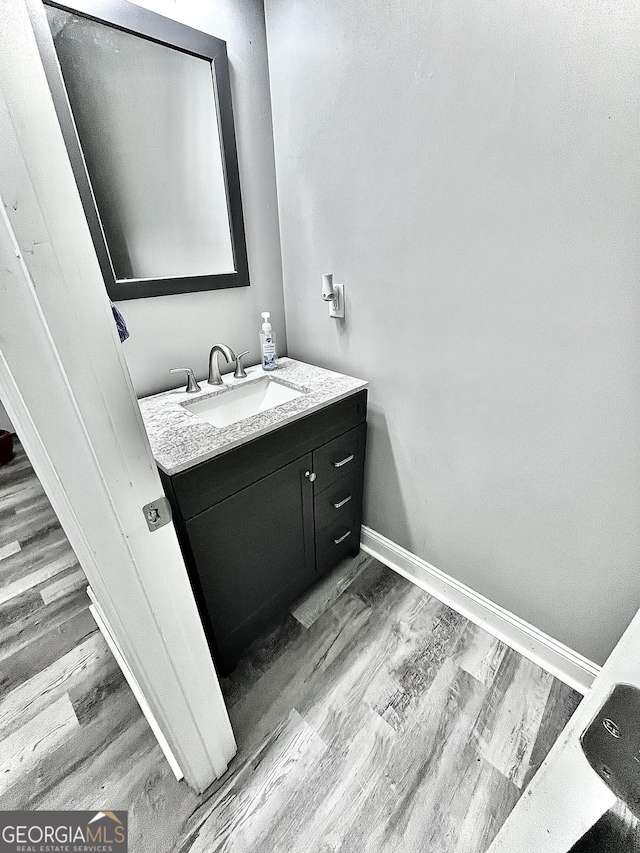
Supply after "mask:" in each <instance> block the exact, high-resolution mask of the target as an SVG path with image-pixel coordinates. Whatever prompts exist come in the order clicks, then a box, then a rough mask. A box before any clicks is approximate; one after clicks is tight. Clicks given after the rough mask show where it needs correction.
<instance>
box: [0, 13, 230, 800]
mask: <svg viewBox="0 0 640 853" xmlns="http://www.w3.org/2000/svg"><path fill="white" fill-rule="evenodd" d="M0 164H2V166H1V168H0V398H1V399H2V400H3V403H4V404H5V405H6V408H7V410H8V413H9V416H10V417H11V420H12V421H13V423H14V425H15V427H16V428H17V430H18V432H19V433H20V438H21V439H22V441H23V444H24V446H25V448H26V450H27V453H28V455H29V457H30V459H31V462H32V464H33V466H34V468H35V470H36V473H37V474H38V476H39V477H40V480H41V481H42V483H43V486H44V487H45V489H46V491H47V494H48V496H49V498H50V500H51V503H52V504H53V507H54V509H55V510H56V512H57V514H58V517H59V518H60V521H61V523H62V525H63V527H64V529H65V532H66V533H67V536H68V537H69V540H70V542H71V545H72V546H73V548H74V550H75V552H76V555H77V557H78V559H79V561H80V563H81V565H82V567H83V569H84V570H85V573H86V575H87V578H88V580H89V583H90V585H91V588H92V590H93V592H94V594H95V597H96V600H97V602H98V603H99V607H100V611H101V613H102V614H103V615H104V617H105V619H106V621H107V622H108V624H109V627H110V629H111V631H112V634H113V639H114V640H115V643H116V644H117V647H118V649H119V650H120V651H121V652H122V655H123V657H124V659H125V660H126V662H127V664H128V666H129V667H130V669H131V671H132V674H133V676H134V678H135V680H136V682H137V684H138V686H139V687H140V689H141V691H142V693H143V695H144V698H145V700H146V701H147V703H148V705H149V707H150V709H151V712H152V714H153V716H154V718H155V720H156V722H157V723H158V727H159V729H160V731H161V732H162V734H163V735H164V737H165V738H166V740H167V742H168V744H169V747H170V749H171V751H172V752H173V754H174V756H175V757H176V759H177V762H178V764H179V765H180V768H181V770H182V772H183V773H184V776H185V778H186V780H187V781H188V782H189V783H190V784H191V785H192V786H193V787H194V788H196V789H197V790H203V789H204V788H206V787H207V786H208V785H209V784H210V783H211V782H212V781H213V780H214V778H216V777H217V776H220V775H221V774H222V773H223V772H224V770H225V769H226V766H227V763H228V761H229V760H230V758H231V757H232V755H233V754H234V752H235V741H234V738H233V733H232V731H231V726H230V724H229V719H228V716H227V713H226V708H225V705H224V701H223V698H222V694H221V692H220V686H219V684H218V680H217V677H216V673H215V670H214V667H213V664H212V661H211V656H210V654H209V650H208V647H207V643H206V639H205V636H204V632H203V629H202V625H201V623H200V620H199V617H198V613H197V609H196V605H195V601H194V598H193V594H192V592H191V588H190V585H189V581H188V578H187V574H186V570H185V567H184V562H183V560H182V555H181V553H180V548H179V546H178V541H177V538H176V535H175V531H174V529H173V525H172V524H168V525H167V526H165V527H162V528H160V529H158V530H156V531H155V532H150V531H149V529H148V528H147V524H146V520H145V517H144V515H143V512H142V507H143V506H144V505H145V504H147V503H150V502H151V501H154V500H157V499H158V498H159V497H160V496H161V495H162V487H161V484H160V481H159V477H158V473H157V470H156V467H155V464H154V460H153V457H152V454H151V450H150V447H149V443H148V440H147V436H146V433H145V430H144V427H143V424H142V419H141V416H140V411H139V409H138V405H137V401H136V399H135V395H134V392H133V387H132V385H131V380H130V378H129V373H128V370H127V367H126V364H125V361H124V357H123V353H122V347H121V345H120V341H119V338H118V335H117V332H116V329H115V325H114V322H113V317H112V315H111V309H110V305H109V300H108V298H107V294H106V292H105V288H104V284H103V282H102V276H101V274H100V270H99V267H98V262H97V259H96V256H95V252H94V249H93V244H92V242H91V238H90V235H89V230H88V227H87V224H86V220H85V218H84V213H83V210H82V205H81V202H80V198H79V195H78V192H77V189H76V185H75V181H74V178H73V173H72V171H71V166H70V163H69V160H68V157H67V153H66V149H65V146H64V142H63V139H62V134H61V131H60V128H59V125H58V121H57V118H56V114H55V110H54V106H53V102H52V100H51V96H50V94H49V89H48V86H47V83H46V80H45V75H44V70H43V68H42V64H41V62H40V57H39V54H38V51H37V48H36V44H35V39H34V36H33V32H32V29H31V25H30V23H29V18H28V15H27V10H26V6H25V3H24V0H0ZM150 357H152V356H150Z"/></svg>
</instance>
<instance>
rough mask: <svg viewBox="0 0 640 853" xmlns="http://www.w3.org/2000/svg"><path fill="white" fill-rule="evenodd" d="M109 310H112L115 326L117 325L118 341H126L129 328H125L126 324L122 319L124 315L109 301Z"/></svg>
mask: <svg viewBox="0 0 640 853" xmlns="http://www.w3.org/2000/svg"><path fill="white" fill-rule="evenodd" d="M111 310H112V311H113V319H114V320H115V321H116V326H117V327H118V334H119V335H120V343H122V342H123V341H126V340H127V338H128V337H129V329H127V324H126V323H125V321H124V317H123V316H122V314H121V313H120V312H119V311H118V309H117V308H116V306H115V305H114V304H113V302H112V303H111Z"/></svg>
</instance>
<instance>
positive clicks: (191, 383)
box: [169, 367, 200, 394]
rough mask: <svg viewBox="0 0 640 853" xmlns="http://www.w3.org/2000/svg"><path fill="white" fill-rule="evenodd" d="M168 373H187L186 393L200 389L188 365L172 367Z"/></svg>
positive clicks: (192, 392) (193, 392)
mask: <svg viewBox="0 0 640 853" xmlns="http://www.w3.org/2000/svg"><path fill="white" fill-rule="evenodd" d="M169 373H186V374H187V387H186V389H185V390H186V392H187V394H195V393H196V392H197V391H199V390H200V386H199V385H198V383H197V382H196V377H195V376H194V375H193V370H191V368H190V367H172V368H171V369H170V370H169Z"/></svg>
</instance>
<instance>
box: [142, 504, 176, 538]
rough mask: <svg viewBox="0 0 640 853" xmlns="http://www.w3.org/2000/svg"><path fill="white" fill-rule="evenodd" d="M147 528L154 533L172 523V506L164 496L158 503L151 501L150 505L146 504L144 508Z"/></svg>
mask: <svg viewBox="0 0 640 853" xmlns="http://www.w3.org/2000/svg"><path fill="white" fill-rule="evenodd" d="M142 512H143V513H144V518H145V521H146V522H147V527H148V528H149V530H150V531H151V532H152V533H153V531H154V530H158V528H159V527H164V526H165V524H169V522H170V521H171V505H170V504H169V501H168V500H167V499H166V498H165V496H164V495H163V496H162V497H161V498H158V500H157V501H151V503H150V504H145V505H144V506H143V507H142Z"/></svg>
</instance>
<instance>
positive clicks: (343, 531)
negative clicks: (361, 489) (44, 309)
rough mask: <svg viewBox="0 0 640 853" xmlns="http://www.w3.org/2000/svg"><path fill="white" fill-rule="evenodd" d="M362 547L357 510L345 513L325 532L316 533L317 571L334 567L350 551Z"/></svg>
mask: <svg viewBox="0 0 640 853" xmlns="http://www.w3.org/2000/svg"><path fill="white" fill-rule="evenodd" d="M359 545H360V525H359V524H358V523H357V522H356V513H355V508H354V510H351V511H349V512H346V513H345V512H343V514H342V515H341V516H340V518H338V519H336V520H335V521H333V522H332V523H331V524H329V525H328V526H327V527H325V529H324V530H321V531H319V532H316V571H317V572H318V573H322V572H325V571H327V569H330V568H331V567H332V566H334V565H335V564H336V563H337V562H338V560H340V559H341V557H344V556H345V554H347V553H348V552H349V551H351V550H353V549H356V550H357V549H358V547H359Z"/></svg>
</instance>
